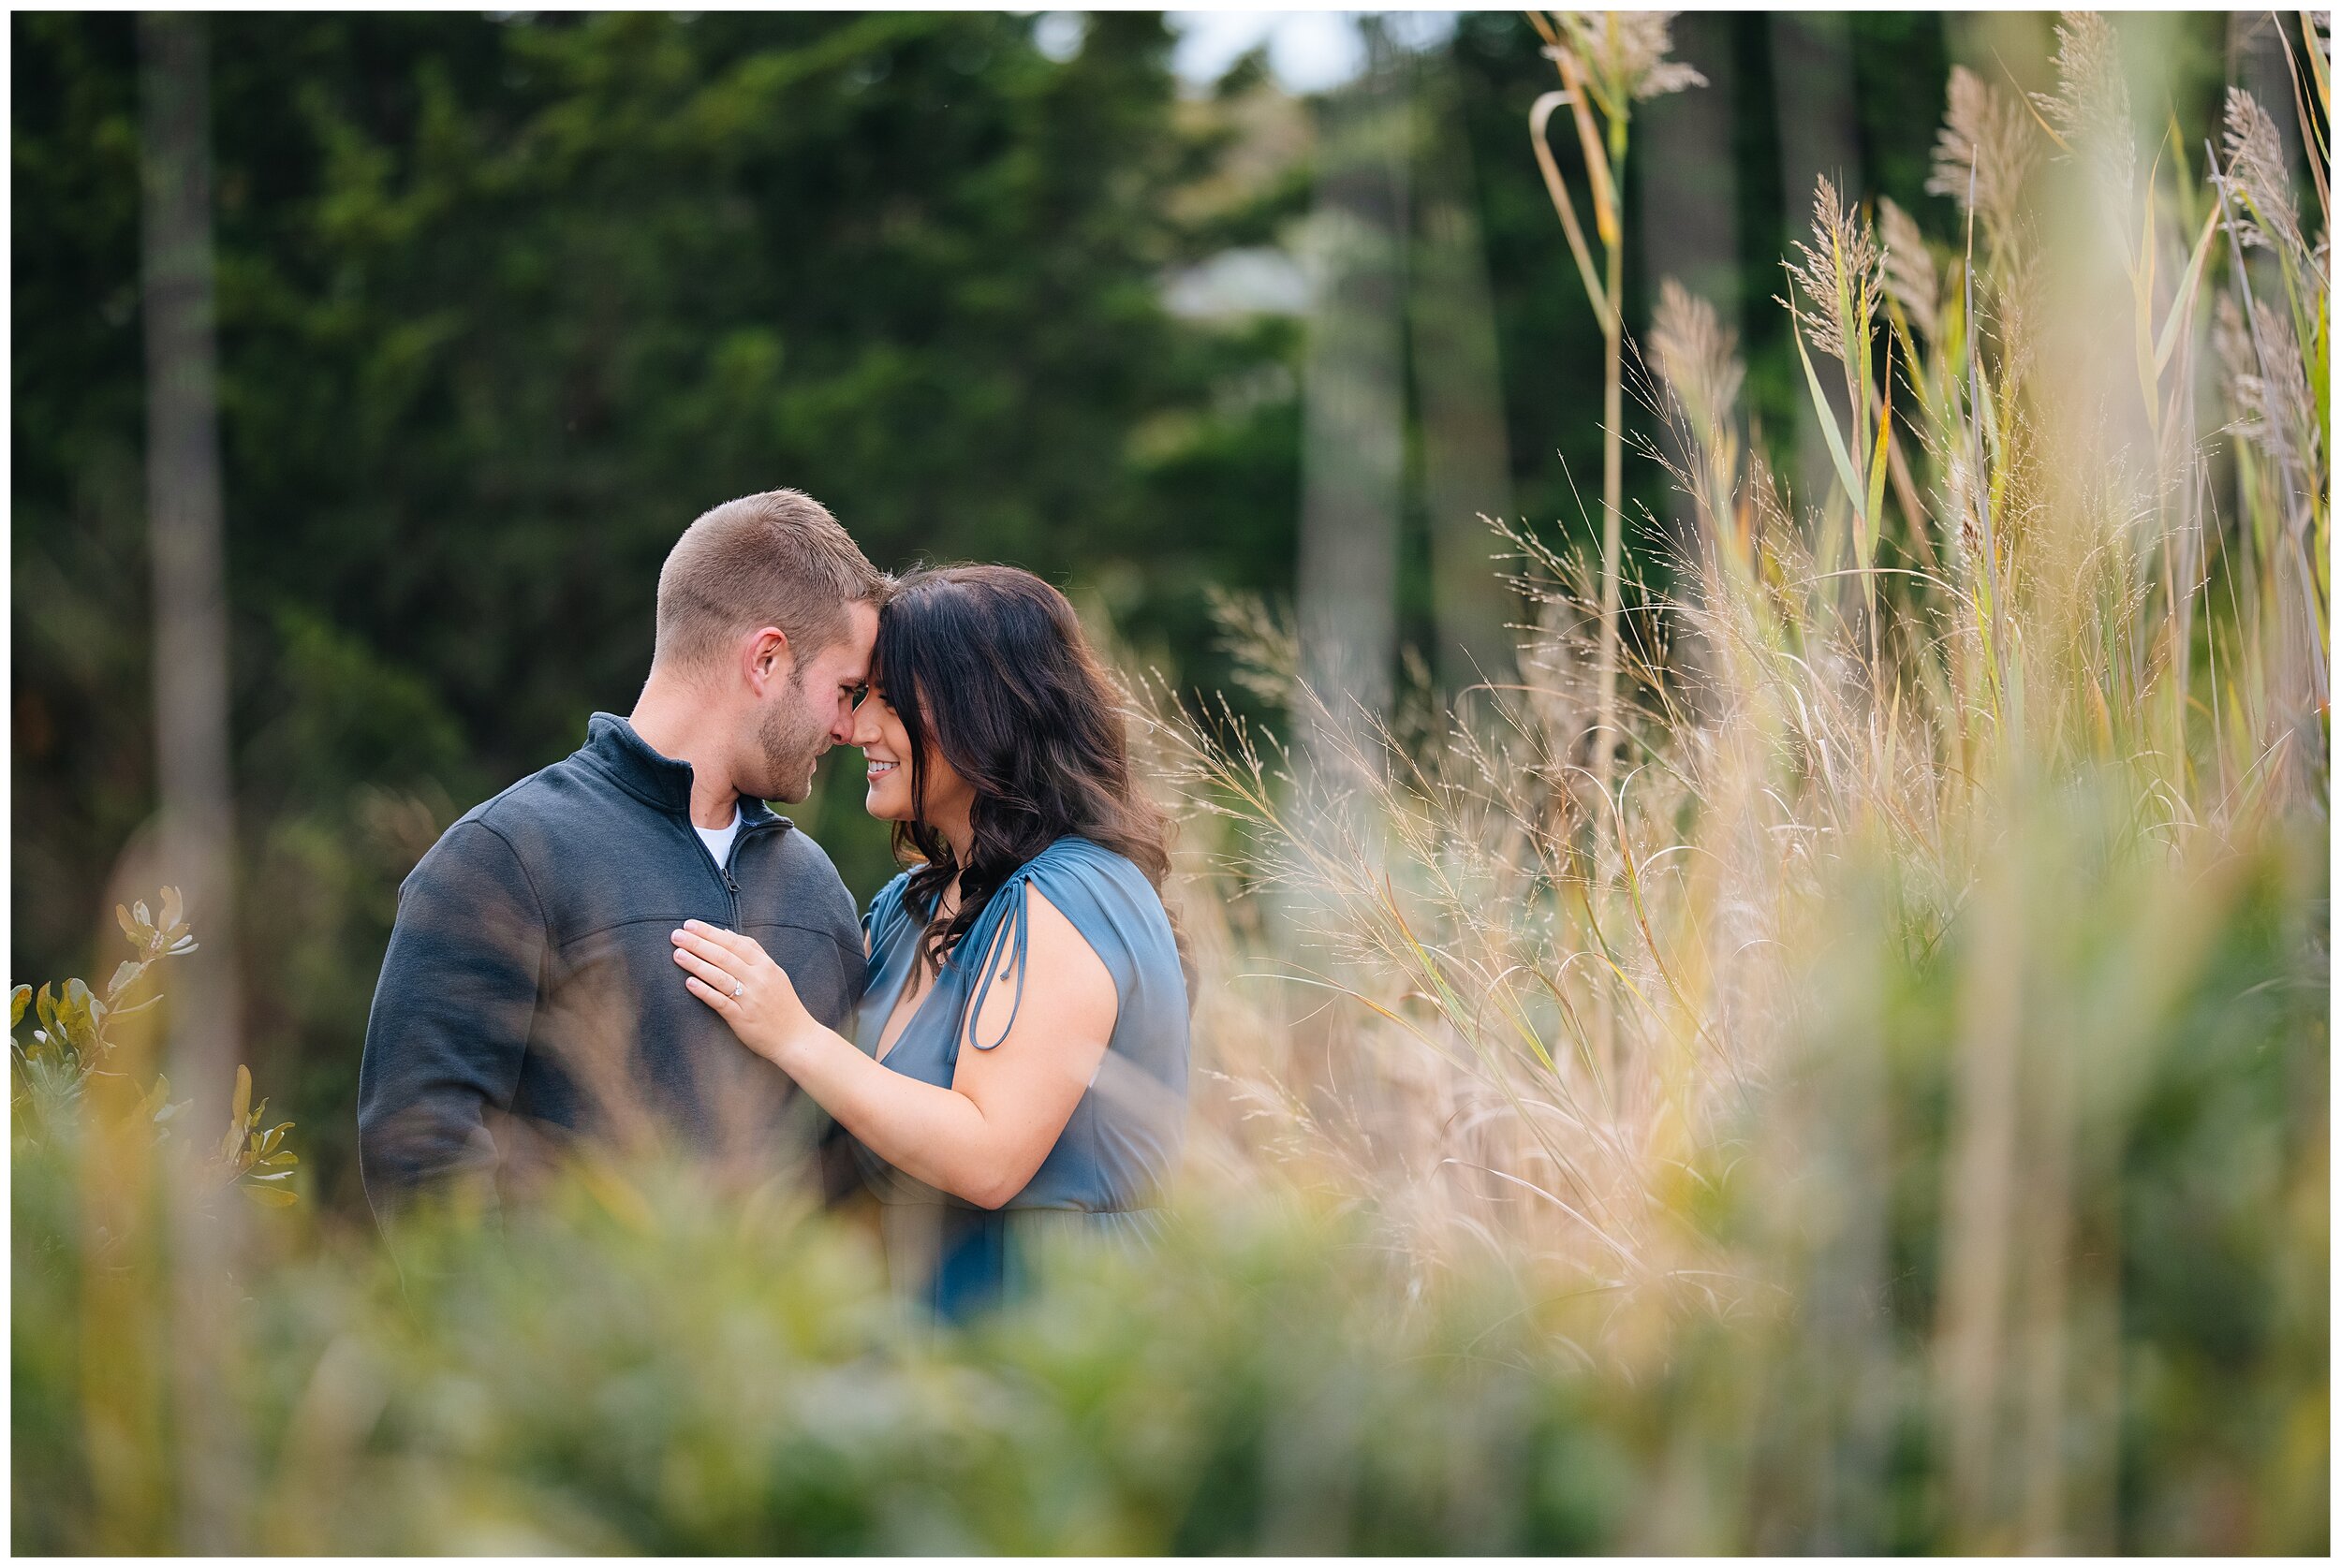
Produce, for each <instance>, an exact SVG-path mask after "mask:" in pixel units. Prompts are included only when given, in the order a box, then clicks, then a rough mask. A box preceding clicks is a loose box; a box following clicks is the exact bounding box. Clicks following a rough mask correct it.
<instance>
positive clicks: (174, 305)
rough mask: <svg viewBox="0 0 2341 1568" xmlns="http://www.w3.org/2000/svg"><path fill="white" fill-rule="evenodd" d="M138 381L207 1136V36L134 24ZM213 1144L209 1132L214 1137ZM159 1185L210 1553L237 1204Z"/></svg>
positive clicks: (224, 1439)
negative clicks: (166, 1206) (194, 946)
mask: <svg viewBox="0 0 2341 1568" xmlns="http://www.w3.org/2000/svg"><path fill="white" fill-rule="evenodd" d="M139 51H140V136H141V161H142V170H141V172H142V182H141V183H142V184H143V187H144V231H143V240H144V250H145V255H144V258H143V261H144V272H145V326H146V374H147V413H146V418H147V432H146V435H147V451H146V493H147V528H148V538H149V549H150V550H151V552H152V555H153V558H154V571H155V579H154V586H155V773H156V779H157V784H158V786H159V794H160V796H161V806H162V817H161V834H160V839H161V858H162V864H163V867H164V876H165V878H166V879H167V880H169V881H170V882H172V883H175V884H177V885H178V886H179V887H180V888H181V889H182V890H183V891H184V894H185V896H186V908H187V918H188V920H189V922H190V923H191V924H192V925H193V926H194V928H195V930H196V931H197V934H198V941H199V944H200V945H199V948H198V950H197V951H196V952H195V953H194V954H193V955H190V956H189V957H187V958H185V959H182V960H174V964H173V968H172V971H171V972H170V974H169V979H168V981H167V985H166V990H167V999H166V1003H165V1005H166V1006H167V1007H168V1009H169V1025H168V1027H169V1034H168V1037H167V1038H168V1043H167V1045H166V1048H165V1051H166V1059H167V1062H168V1064H169V1076H170V1078H171V1080H172V1084H173V1088H174V1092H177V1093H180V1094H184V1095H189V1096H192V1098H193V1099H194V1101H195V1106H194V1108H193V1110H192V1112H191V1113H190V1115H191V1118H192V1121H193V1124H194V1127H195V1129H197V1131H196V1133H195V1134H194V1136H196V1138H197V1140H198V1143H197V1147H198V1148H199V1149H200V1148H202V1147H203V1144H204V1142H205V1141H206V1139H205V1136H204V1134H203V1133H202V1132H201V1129H205V1128H211V1129H222V1127H223V1123H224V1121H225V1118H226V1109H227V1106H228V1099H229V1096H230V1092H231V1088H232V1083H233V1079H234V1076H235V1067H236V1061H237V1055H238V1051H237V1033H238V1025H239V1018H240V1013H241V999H240V997H239V995H238V987H237V982H236V965H235V946H236V943H235V930H236V912H235V895H234V835H235V813H234V797H233V795H232V793H231V786H230V784H229V780H228V611H227V593H226V582H225V574H224V571H223V567H222V564H221V559H220V555H221V551H220V531H221V520H220V514H221V502H220V479H219V401H218V394H217V390H216V387H215V380H216V366H215V363H214V350H213V293H212V215H211V200H212V198H211V187H212V174H211V149H210V118H211V106H210V95H209V91H208V83H207V81H206V78H207V73H208V69H209V63H208V59H207V56H206V50H205V24H204V23H203V22H202V21H201V20H200V19H199V18H194V17H189V16H184V15H147V16H144V17H141V18H140V24H139ZM213 1136H216V1135H215V1134H214V1135H213ZM185 1185H186V1184H185V1183H174V1184H173V1187H172V1190H171V1191H170V1193H169V1196H168V1200H167V1201H169V1203H170V1204H171V1206H172V1210H173V1212H172V1215H171V1221H172V1225H171V1228H172V1258H173V1268H172V1308H173V1311H172V1324H173V1343H172V1350H171V1362H172V1370H173V1373H174V1383H175V1385H176V1386H175V1391H174V1392H175V1403H176V1406H177V1411H176V1416H177V1418H176V1421H175V1423H174V1427H175V1431H174V1434H173V1437H172V1440H171V1445H172V1447H173V1448H174V1449H175V1451H176V1455H177V1458H178V1459H179V1462H180V1464H181V1466H182V1467H183V1468H182V1470H181V1473H180V1486H181V1495H180V1527H179V1539H178V1541H177V1543H176V1546H177V1549H179V1550H181V1551H187V1552H206V1553H210V1552H221V1551H226V1550H230V1549H232V1548H233V1546H234V1545H235V1542H234V1540H233V1537H232V1532H231V1530H230V1527H229V1524H228V1521H229V1519H230V1518H231V1517H232V1515H233V1510H234V1509H235V1507H236V1506H237V1505H238V1503H239V1502H240V1501H241V1499H240V1493H239V1488H238V1487H237V1484H236V1483H237V1479H238V1475H239V1473H240V1468H241V1467H240V1462H239V1461H240V1457H241V1452H242V1444H241V1442H240V1440H239V1439H240V1434H239V1433H238V1432H237V1431H236V1429H235V1422H234V1420H233V1417H232V1414H231V1409H232V1405H231V1401H230V1400H229V1399H227V1398H226V1397H224V1395H225V1393H226V1391H227V1390H228V1388H229V1387H231V1386H232V1379H233V1373H232V1370H231V1369H230V1368H229V1367H228V1364H227V1357H226V1356H225V1355H224V1354H223V1353H224V1352H225V1350H226V1349H227V1348H228V1334H227V1328H228V1315H227V1314H228V1310H229V1308H230V1307H231V1306H232V1300H233V1297H232V1288H231V1286H230V1283H229V1281H228V1255H229V1253H228V1249H229V1246H230V1244H231V1242H232V1239H233V1231H234V1228H235V1227H234V1217H233V1216H232V1214H230V1213H228V1212H226V1209H227V1206H228V1204H231V1203H233V1202H234V1201H235V1200H234V1199H233V1198H232V1197H228V1196H227V1195H225V1194H221V1195H220V1196H219V1197H218V1198H217V1199H216V1200H215V1202H214V1204H213V1207H215V1208H218V1209H221V1210H222V1212H221V1213H219V1214H216V1215H212V1214H206V1213H204V1212H203V1211H202V1209H201V1207H200V1205H201V1198H200V1195H199V1194H192V1193H189V1192H187V1191H185V1190H184V1188H185Z"/></svg>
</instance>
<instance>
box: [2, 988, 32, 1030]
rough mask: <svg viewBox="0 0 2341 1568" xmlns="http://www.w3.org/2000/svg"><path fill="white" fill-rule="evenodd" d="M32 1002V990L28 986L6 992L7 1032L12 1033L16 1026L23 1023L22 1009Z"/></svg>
mask: <svg viewBox="0 0 2341 1568" xmlns="http://www.w3.org/2000/svg"><path fill="white" fill-rule="evenodd" d="M32 1000H33V988H32V987H30V986H19V987H17V988H16V989H14V990H12V991H10V992H8V1031H9V1033H15V1031H16V1026H17V1025H18V1024H20V1023H22V1022H23V1021H24V1009H25V1007H26V1006H27V1005H28V1004H30V1003H31V1002H32Z"/></svg>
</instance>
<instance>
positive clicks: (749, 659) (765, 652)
mask: <svg viewBox="0 0 2341 1568" xmlns="http://www.w3.org/2000/svg"><path fill="white" fill-rule="evenodd" d="M740 659H741V672H742V673H743V674H744V675H745V676H746V677H747V678H748V689H749V690H750V691H752V692H754V693H755V694H756V695H757V696H763V695H764V692H765V688H766V686H767V685H769V684H770V683H771V682H772V681H786V680H787V679H788V677H789V676H790V675H792V674H793V673H795V671H796V653H795V652H794V651H793V650H792V649H790V648H789V646H788V633H787V632H784V631H782V630H781V629H780V628H779V627H778V626H760V627H758V629H757V630H756V631H754V632H752V633H750V634H749V635H748V637H747V638H746V640H745V641H744V642H742V643H741V645H740Z"/></svg>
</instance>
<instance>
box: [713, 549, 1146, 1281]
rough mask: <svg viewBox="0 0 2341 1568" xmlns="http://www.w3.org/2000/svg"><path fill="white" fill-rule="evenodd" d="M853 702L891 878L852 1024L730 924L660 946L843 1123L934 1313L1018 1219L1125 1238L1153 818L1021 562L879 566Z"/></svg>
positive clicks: (1020, 1261)
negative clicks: (903, 569)
mask: <svg viewBox="0 0 2341 1568" xmlns="http://www.w3.org/2000/svg"><path fill="white" fill-rule="evenodd" d="M855 717H856V729H855V732H854V743H855V744H856V745H858V746H860V747H861V750H862V753H863V755H864V758H865V760H866V763H867V767H868V779H869V784H868V788H869V794H868V797H867V799H866V801H865V804H866V806H867V808H868V810H869V812H870V814H871V815H873V816H876V817H878V818H880V819H881V820H885V821H891V822H892V823H893V824H894V846H895V853H896V855H897V857H900V858H902V859H904V860H905V861H907V862H909V864H910V869H909V870H908V871H906V872H904V873H903V874H902V875H900V876H897V877H896V878H895V879H894V880H893V881H892V882H891V883H889V884H888V885H887V887H886V888H885V889H884V890H883V891H882V892H880V893H879V894H878V896H877V897H876V900H874V901H872V902H871V905H870V911H869V914H868V915H867V916H864V917H863V921H862V927H863V931H864V937H865V941H866V943H867V945H868V948H869V957H870V979H869V987H868V989H867V991H866V993H865V994H864V996H863V999H862V1004H861V1012H860V1013H859V1015H858V1017H857V1018H856V1021H855V1023H854V1025H853V1031H854V1037H853V1038H852V1039H850V1040H849V1039H847V1038H846V1037H845V1036H844V1035H842V1034H839V1033H834V1032H832V1031H831V1030H827V1029H824V1028H822V1027H821V1026H820V1025H819V1024H818V1023H817V1022H815V1021H814V1019H813V1018H811V1016H810V1015H809V1014H807V1013H806V1012H805V1010H804V1008H803V1007H802V1005H801V1004H799V1002H798V1000H797V996H796V993H795V991H794V990H793V989H791V987H790V985H789V983H788V976H787V975H785V974H783V973H782V971H781V969H780V968H779V966H778V965H777V964H775V963H773V960H771V959H770V958H769V957H767V956H766V955H765V953H764V951H763V949H762V948H761V947H759V946H758V945H756V943H755V942H754V941H752V940H751V939H749V938H746V937H744V936H740V935H737V934H735V933H732V932H729V931H719V930H716V929H715V928H714V927H710V926H705V925H702V924H700V923H699V922H698V921H693V922H690V923H689V924H688V925H686V926H685V929H684V930H682V931H677V932H676V933H675V935H674V942H675V961H676V963H678V964H679V965H681V966H682V968H683V969H684V971H685V982H684V983H685V985H686V986H687V987H688V988H689V989H690V991H691V994H692V995H694V996H696V997H698V998H699V1000H700V1001H702V1002H704V1003H706V1004H708V1005H709V1006H711V1007H713V1008H714V1009H715V1010H716V1011H717V1012H718V1013H720V1014H722V1015H723V1017H724V1018H725V1019H726V1020H727V1021H728V1022H729V1024H730V1025H731V1027H732V1029H733V1031H734V1032H735V1033H737V1034H738V1035H739V1036H740V1038H741V1040H742V1041H743V1042H744V1044H745V1045H746V1046H747V1047H748V1048H750V1049H751V1050H754V1051H756V1052H758V1054H760V1055H762V1056H764V1057H765V1058H767V1059H768V1060H770V1061H771V1062H773V1063H775V1064H776V1065H778V1066H779V1067H780V1068H781V1069H782V1070H783V1071H784V1072H786V1073H788V1075H789V1076H790V1077H793V1078H794V1079H795V1080H796V1081H797V1083H798V1085H799V1086H800V1087H802V1089H804V1090H805V1092H808V1093H810V1094H811V1095H812V1096H813V1098H814V1099H815V1100H816V1101H817V1102H818V1103H819V1104H820V1105H821V1106H822V1107H823V1108H824V1109H825V1110H827V1111H828V1112H829V1113H830V1115H832V1117H834V1118H835V1119H836V1120H837V1121H839V1122H840V1123H842V1124H843V1125H844V1127H845V1129H846V1130H847V1132H848V1133H849V1134H851V1135H852V1136H853V1139H854V1142H855V1153H856V1158H857V1160H858V1162H859V1164H860V1165H861V1172H862V1177H863V1180H865V1181H866V1182H867V1183H868V1184H869V1186H870V1188H871V1190H872V1191H873V1192H874V1193H875V1194H876V1196H877V1198H878V1199H879V1201H880V1203H881V1205H882V1208H881V1210H880V1214H881V1224H882V1225H883V1229H884V1234H885V1237H886V1249H887V1258H888V1264H889V1267H890V1268H891V1270H892V1271H893V1272H894V1274H895V1276H896V1278H897V1280H898V1281H904V1282H908V1283H909V1284H910V1285H911V1287H912V1288H913V1290H914V1291H916V1292H917V1293H918V1294H920V1295H922V1296H924V1297H925V1298H926V1299H928V1300H929V1301H930V1302H931V1303H932V1304H933V1305H934V1307H935V1309H936V1310H937V1311H938V1312H942V1313H943V1314H944V1315H946V1316H950V1317H959V1316H964V1314H965V1313H966V1312H969V1311H971V1310H973V1309H974V1308H976V1307H979V1306H980V1305H983V1304H985V1303H987V1302H989V1301H992V1300H994V1299H996V1298H998V1297H1000V1296H1001V1295H1002V1294H1003V1292H1004V1291H1006V1290H1009V1289H1010V1288H1011V1287H1012V1286H1013V1285H1014V1284H1015V1283H1016V1282H1017V1281H1018V1279H1019V1277H1020V1275H1021V1274H1022V1272H1023V1269H1024V1268H1025V1267H1026V1265H1027V1259H1028V1255H1029V1251H1030V1248H1031V1247H1032V1246H1033V1244H1034V1243H1035V1242H1036V1240H1037V1239H1038V1237H1039V1235H1040V1234H1042V1233H1044V1232H1048V1231H1053V1230H1071V1231H1076V1232H1082V1233H1087V1234H1093V1235H1100V1234H1101V1235H1106V1236H1112V1237H1122V1238H1139V1237H1142V1236H1144V1235H1145V1234H1146V1233H1147V1228H1148V1226H1149V1224H1150V1216H1149V1209H1150V1208H1151V1206H1152V1204H1153V1203H1154V1201H1155V1198H1156V1193H1157V1191H1158V1189H1159V1187H1160V1185H1161V1183H1162V1181H1163V1180H1164V1179H1165V1178H1166V1177H1167V1176H1168V1175H1169V1173H1170V1170H1171V1165H1172V1164H1173V1163H1174V1161H1175V1160H1176V1158H1177V1153H1178V1145H1179V1139H1180V1136H1181V1132H1182V1129H1183V1126H1184V1122H1185V1108H1186V1053H1187V985H1186V976H1185V971H1184V969H1183V965H1182V960H1181V955H1180V951H1179V946H1178V942H1177V936H1176V933H1175V931H1174V930H1173V928H1172V926H1171V918H1170V916H1169V914H1168V912H1167V911H1166V910H1165V909H1164V908H1163V904H1162V898H1161V894H1160V891H1159V889H1160V887H1161V885H1162V879H1163V877H1164V875H1165V874H1166V873H1167V872H1169V870H1170V855H1169V850H1168V848H1167V845H1166V831H1165V824H1164V821H1163V818H1162V815H1161V813H1159V812H1157V811H1156V810H1155V808H1154V807H1153V806H1152V805H1151V804H1150V803H1149V802H1148V801H1147V800H1145V799H1144V798H1143V797H1142V796H1141V795H1140V793H1139V792H1138V790H1137V789H1136V788H1135V787H1134V786H1133V784H1132V783H1131V779H1130V766H1129V756H1128V751H1127V747H1126V741H1125V737H1124V734H1123V728H1122V723H1121V720H1120V718H1119V716H1118V714H1117V713H1116V711H1115V710H1114V705H1113V700H1112V691H1111V688H1110V687H1109V685H1108V684H1107V681H1106V678H1105V675H1104V673H1103V672H1102V670H1101V669H1100V668H1099V667H1098V665H1097V659H1096V657H1095V656H1094V655H1093V654H1092V653H1091V652H1090V650H1089V646H1088V643H1087V641H1086V640H1085V639H1084V638H1083V637H1082V630H1081V624H1080V623H1079V622H1078V621H1076V620H1075V619H1074V616H1073V609H1072V607H1071V606H1070V605H1069V604H1067V602H1066V600H1065V595H1063V594H1062V593H1058V592H1057V591H1056V590H1055V589H1053V588H1052V587H1050V586H1049V585H1048V584H1047V583H1045V582H1043V581H1041V580H1040V579H1038V578H1036V577H1034V576H1033V575H1032V574H1031V573H1029V572H1022V571H1017V570H1015V569H1014V568H1012V567H1008V566H951V567H943V568H937V569H931V570H925V571H920V572H917V573H914V574H912V575H911V576H910V577H908V578H905V579H904V580H903V582H902V583H901V584H900V586H899V587H898V588H897V590H896V591H895V593H894V594H893V596H892V597H891V599H890V600H889V601H888V603H887V606H886V608H885V610H884V612H883V613H882V614H881V616H880V618H879V622H878V637H877V648H876V654H875V657H874V659H873V661H872V665H871V686H870V691H869V693H868V695H867V696H865V697H864V698H863V699H862V701H861V705H860V706H859V708H858V709H857V710H856V713H855Z"/></svg>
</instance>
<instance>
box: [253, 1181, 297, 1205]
mask: <svg viewBox="0 0 2341 1568" xmlns="http://www.w3.org/2000/svg"><path fill="white" fill-rule="evenodd" d="M239 1190H240V1191H241V1192H242V1193H243V1195H244V1196H245V1197H248V1198H250V1199H251V1200H252V1201H253V1202H254V1203H257V1204H258V1205H259V1206H260V1207H261V1208H263V1209H290V1208H291V1207H292V1206H293V1205H294V1204H297V1203H299V1202H300V1201H301V1194H299V1193H296V1192H292V1191H290V1190H288V1189H287V1188H284V1187H255V1186H251V1185H249V1184H246V1185H245V1186H243V1187H242V1188H241V1189H239Z"/></svg>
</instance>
